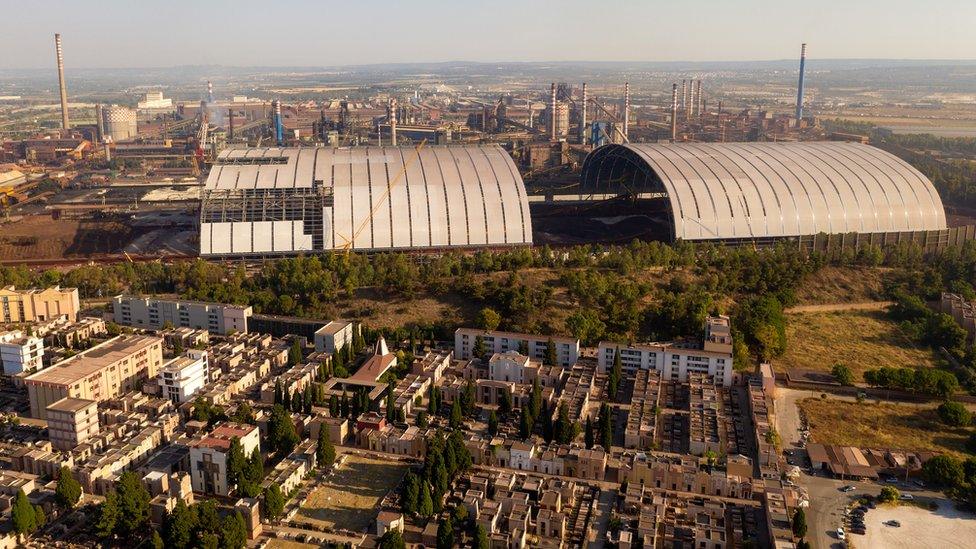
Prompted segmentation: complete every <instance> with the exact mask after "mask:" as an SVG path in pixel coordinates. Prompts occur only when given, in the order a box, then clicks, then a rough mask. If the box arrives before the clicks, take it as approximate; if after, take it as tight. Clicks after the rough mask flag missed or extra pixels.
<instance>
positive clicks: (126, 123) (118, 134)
mask: <svg viewBox="0 0 976 549" xmlns="http://www.w3.org/2000/svg"><path fill="white" fill-rule="evenodd" d="M102 128H104V137H105V139H107V140H111V141H112V142H113V143H118V142H119V141H125V140H126V139H132V138H134V137H135V136H136V111H135V110H134V109H130V108H128V107H120V106H119V105H109V106H108V107H103V108H102Z"/></svg>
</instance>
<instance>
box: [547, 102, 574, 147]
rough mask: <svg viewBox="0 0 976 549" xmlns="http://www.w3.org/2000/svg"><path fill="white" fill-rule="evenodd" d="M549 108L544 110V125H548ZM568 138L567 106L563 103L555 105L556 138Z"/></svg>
mask: <svg viewBox="0 0 976 549" xmlns="http://www.w3.org/2000/svg"><path fill="white" fill-rule="evenodd" d="M550 110H551V108H550V107H547V108H546V117H547V118H546V125H547V126H548V125H549V118H548V117H549V116H550V113H549V111H550ZM568 136H569V104H568V103H566V102H564V101H559V102H557V103H556V137H558V138H563V137H568Z"/></svg>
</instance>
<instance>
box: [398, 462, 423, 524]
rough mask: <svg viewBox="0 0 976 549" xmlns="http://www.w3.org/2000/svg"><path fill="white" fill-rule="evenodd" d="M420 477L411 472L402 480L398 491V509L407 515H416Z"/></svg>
mask: <svg viewBox="0 0 976 549" xmlns="http://www.w3.org/2000/svg"><path fill="white" fill-rule="evenodd" d="M420 482H421V481H420V477H418V476H417V475H415V474H414V473H413V471H410V472H409V473H407V475H406V477H404V479H403V488H401V490H400V508H401V509H403V512H404V513H407V514H409V515H415V514H417V507H418V504H419V499H420Z"/></svg>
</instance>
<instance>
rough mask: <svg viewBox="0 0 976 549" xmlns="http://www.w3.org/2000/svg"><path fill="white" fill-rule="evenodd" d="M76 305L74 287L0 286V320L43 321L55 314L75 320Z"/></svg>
mask: <svg viewBox="0 0 976 549" xmlns="http://www.w3.org/2000/svg"><path fill="white" fill-rule="evenodd" d="M80 308H81V305H80V302H79V301H78V288H61V287H60V286H53V287H51V288H46V289H30V290H18V289H16V288H15V287H13V286H7V287H4V288H0V322H4V323H12V322H46V321H49V320H54V319H56V318H59V317H65V318H67V319H68V321H69V322H75V321H77V320H78V310H79V309H80Z"/></svg>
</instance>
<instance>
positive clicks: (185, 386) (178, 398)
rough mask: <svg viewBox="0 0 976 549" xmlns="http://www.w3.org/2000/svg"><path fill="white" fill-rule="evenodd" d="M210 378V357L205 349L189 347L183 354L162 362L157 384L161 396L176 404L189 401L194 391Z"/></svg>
mask: <svg viewBox="0 0 976 549" xmlns="http://www.w3.org/2000/svg"><path fill="white" fill-rule="evenodd" d="M209 379H210V359H209V356H208V355H207V351H201V350H197V349H190V350H188V351H186V353H184V355H183V356H180V357H176V358H174V359H173V360H171V361H169V362H167V363H166V364H163V367H162V368H161V369H160V370H159V386H160V388H162V392H163V394H162V396H163V398H167V399H169V400H171V401H172V402H174V403H176V404H182V403H184V402H188V401H190V399H191V398H192V397H193V395H194V393H196V392H197V391H199V390H200V389H202V388H203V386H204V385H206V384H207V381H209Z"/></svg>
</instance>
